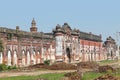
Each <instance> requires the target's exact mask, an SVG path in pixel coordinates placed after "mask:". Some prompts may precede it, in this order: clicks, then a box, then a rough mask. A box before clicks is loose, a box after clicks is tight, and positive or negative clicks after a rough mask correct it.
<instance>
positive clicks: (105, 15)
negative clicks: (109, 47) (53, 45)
mask: <svg viewBox="0 0 120 80" xmlns="http://www.w3.org/2000/svg"><path fill="white" fill-rule="evenodd" d="M33 18H35V20H36V23H37V27H38V31H39V32H40V31H43V32H51V31H52V29H53V28H55V26H56V25H57V24H60V25H63V24H64V23H65V22H67V23H68V24H69V25H70V26H71V28H72V29H74V28H78V29H80V30H81V31H84V32H92V33H94V34H97V35H99V34H102V39H103V40H105V39H106V37H108V36H112V37H114V38H115V33H116V32H119V31H120V0H59V1H58V0H0V26H2V27H8V28H12V29H15V28H16V26H17V25H18V26H20V29H21V30H25V31H29V28H30V26H31V21H32V19H33Z"/></svg>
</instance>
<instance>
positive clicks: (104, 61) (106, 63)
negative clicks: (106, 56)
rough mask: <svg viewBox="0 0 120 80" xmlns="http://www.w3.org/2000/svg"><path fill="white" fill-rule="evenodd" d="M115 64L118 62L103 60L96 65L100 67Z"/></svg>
mask: <svg viewBox="0 0 120 80" xmlns="http://www.w3.org/2000/svg"><path fill="white" fill-rule="evenodd" d="M115 62H118V61H117V60H103V61H99V62H98V63H99V64H100V65H108V64H111V63H115Z"/></svg>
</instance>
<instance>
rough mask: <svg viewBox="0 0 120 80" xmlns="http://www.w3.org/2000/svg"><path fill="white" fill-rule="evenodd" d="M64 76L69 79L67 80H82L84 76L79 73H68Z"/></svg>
mask: <svg viewBox="0 0 120 80" xmlns="http://www.w3.org/2000/svg"><path fill="white" fill-rule="evenodd" d="M64 76H65V77H67V80H82V74H79V73H78V72H72V73H66V74H65V75H64ZM63 80H65V79H63Z"/></svg>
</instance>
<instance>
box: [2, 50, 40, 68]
mask: <svg viewBox="0 0 120 80" xmlns="http://www.w3.org/2000/svg"><path fill="white" fill-rule="evenodd" d="M18 53H19V52H17V51H13V53H12V52H11V51H10V50H8V51H7V54H6V57H3V54H2V52H1V53H0V64H2V63H3V62H5V64H7V65H8V66H12V65H13V66H14V65H21V66H29V65H31V64H37V63H40V62H41V54H40V52H37V53H36V52H35V51H33V52H31V53H30V51H27V52H25V50H22V52H21V54H18ZM3 60H4V61H3Z"/></svg>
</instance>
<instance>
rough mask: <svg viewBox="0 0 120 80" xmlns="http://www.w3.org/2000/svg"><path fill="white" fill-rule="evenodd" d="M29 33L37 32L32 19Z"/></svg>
mask: <svg viewBox="0 0 120 80" xmlns="http://www.w3.org/2000/svg"><path fill="white" fill-rule="evenodd" d="M30 32H32V33H36V32H37V27H36V22H35V20H34V18H33V20H32V22H31V28H30Z"/></svg>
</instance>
